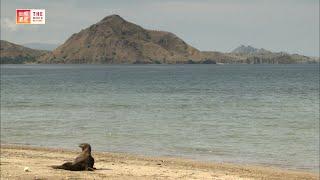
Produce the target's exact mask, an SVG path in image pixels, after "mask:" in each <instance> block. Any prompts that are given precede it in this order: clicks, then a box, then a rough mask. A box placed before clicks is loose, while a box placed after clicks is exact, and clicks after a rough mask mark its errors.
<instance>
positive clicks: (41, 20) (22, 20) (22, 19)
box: [16, 9, 46, 24]
mask: <svg viewBox="0 0 320 180" xmlns="http://www.w3.org/2000/svg"><path fill="white" fill-rule="evenodd" d="M45 23H46V10H45V9H16V24H45Z"/></svg>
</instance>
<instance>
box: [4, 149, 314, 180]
mask: <svg viewBox="0 0 320 180" xmlns="http://www.w3.org/2000/svg"><path fill="white" fill-rule="evenodd" d="M75 150H79V151H70V150H63V149H52V148H41V147H30V146H16V145H1V166H0V167H1V179H319V176H318V175H316V174H313V173H308V172H298V171H287V170H280V169H276V168H270V167H256V166H245V165H233V164H224V163H223V164H222V163H204V162H196V161H192V160H186V159H178V158H168V157H144V156H136V155H129V154H123V153H103V152H93V157H94V158H95V160H96V163H95V167H96V168H97V170H96V171H93V172H92V171H81V172H71V171H65V170H57V169H52V168H51V167H49V166H51V165H59V164H62V163H63V162H65V161H72V160H73V158H74V157H75V156H77V154H78V153H79V152H80V148H79V149H76V148H75ZM25 167H28V168H29V172H26V171H24V169H25Z"/></svg>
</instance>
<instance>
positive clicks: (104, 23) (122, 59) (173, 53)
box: [41, 15, 210, 64]
mask: <svg viewBox="0 0 320 180" xmlns="http://www.w3.org/2000/svg"><path fill="white" fill-rule="evenodd" d="M41 61H42V62H45V63H116V64H118V63H138V64H139V63H168V64H171V63H190V62H191V63H201V62H204V61H205V62H204V63H209V62H210V61H208V60H207V59H202V56H201V52H200V51H199V50H197V49H196V48H194V47H192V46H190V45H188V44H187V43H186V42H184V41H183V40H182V39H180V38H179V37H177V36H176V35H174V34H173V33H170V32H165V31H152V30H146V29H144V28H142V27H140V26H138V25H136V24H133V23H130V22H128V21H126V20H124V19H123V18H121V17H120V16H119V15H111V16H107V17H105V18H103V19H102V20H101V21H100V22H98V23H96V24H93V25H91V26H90V27H88V28H86V29H84V30H81V31H80V32H78V33H75V34H73V35H72V36H71V37H70V38H69V39H68V40H67V41H66V42H65V43H64V44H62V45H60V46H59V47H58V48H57V49H55V50H54V51H53V52H52V53H50V54H48V55H47V56H44V57H42V58H41Z"/></svg>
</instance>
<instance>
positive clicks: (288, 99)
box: [1, 65, 319, 172]
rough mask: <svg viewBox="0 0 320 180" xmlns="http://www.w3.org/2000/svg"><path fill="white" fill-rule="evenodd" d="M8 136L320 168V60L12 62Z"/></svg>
mask: <svg viewBox="0 0 320 180" xmlns="http://www.w3.org/2000/svg"><path fill="white" fill-rule="evenodd" d="M1 142H2V143H17V144H32V145H38V146H50V147H64V148H73V149H75V148H77V147H76V146H77V144H78V143H81V142H88V143H91V144H92V146H93V148H94V150H100V151H118V152H119V151H120V152H129V153H136V154H143V155H155V156H163V155H165V156H178V157H186V158H192V159H197V160H203V161H214V162H233V163H245V164H258V165H273V166H278V167H282V168H287V169H300V170H301V169H302V170H308V171H314V172H316V171H318V168H319V66H318V65H2V66H1Z"/></svg>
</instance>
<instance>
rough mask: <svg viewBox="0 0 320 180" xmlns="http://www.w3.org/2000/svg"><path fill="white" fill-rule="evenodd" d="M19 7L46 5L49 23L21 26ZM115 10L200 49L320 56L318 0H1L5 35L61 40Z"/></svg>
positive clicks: (17, 39) (20, 39)
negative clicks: (17, 17)
mask: <svg viewBox="0 0 320 180" xmlns="http://www.w3.org/2000/svg"><path fill="white" fill-rule="evenodd" d="M18 8H30V9H31V8H33V9H36V8H44V9H46V24H45V25H16V24H15V9H18ZM111 14H118V15H120V16H122V17H123V18H124V19H126V20H128V21H131V22H133V23H136V24H139V25H141V26H142V27H144V28H147V29H154V30H165V31H170V32H173V33H175V34H176V35H178V36H179V37H181V38H182V39H183V40H185V41H186V42H187V43H189V44H190V45H192V46H194V47H196V48H197V49H199V50H210V51H222V52H229V51H231V50H232V49H234V48H236V47H237V46H239V45H240V44H244V45H252V46H254V47H258V48H265V49H269V50H272V51H286V52H289V53H299V54H304V55H309V56H319V1H318V0H198V1H191V0H172V1H169V0H123V1H121V0H118V1H116V0H114V1H110V0H109V1H108V0H65V1H62V0H52V1H50V0H1V39H4V40H8V41H11V42H15V43H19V44H23V43H31V42H42V43H55V44H56V43H59V44H61V43H63V42H64V41H65V40H66V39H67V38H68V37H69V36H70V35H72V34H73V33H76V32H79V31H80V30H81V29H84V28H86V27H88V26H90V25H91V24H94V23H96V22H98V21H99V20H101V19H102V18H103V17H105V16H108V15H111Z"/></svg>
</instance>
